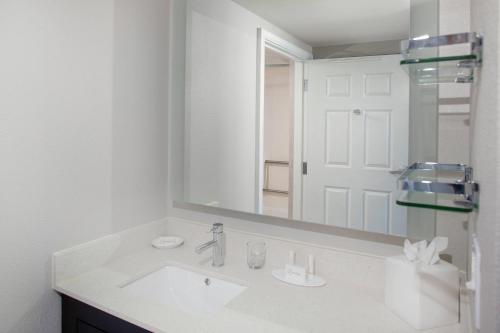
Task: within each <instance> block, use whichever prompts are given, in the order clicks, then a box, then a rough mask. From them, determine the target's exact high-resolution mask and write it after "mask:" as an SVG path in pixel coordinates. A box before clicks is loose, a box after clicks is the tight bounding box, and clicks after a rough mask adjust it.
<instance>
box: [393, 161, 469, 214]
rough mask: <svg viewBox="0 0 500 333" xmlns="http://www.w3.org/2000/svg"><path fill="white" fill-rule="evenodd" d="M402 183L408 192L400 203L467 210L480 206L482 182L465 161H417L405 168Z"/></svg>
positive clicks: (399, 181) (440, 208)
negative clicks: (475, 178)
mask: <svg viewBox="0 0 500 333" xmlns="http://www.w3.org/2000/svg"><path fill="white" fill-rule="evenodd" d="M398 184H399V188H400V189H401V190H402V191H404V192H403V194H402V195H401V197H400V198H399V199H398V200H396V203H397V204H398V205H402V206H409V207H419V208H431V209H438V210H447V211H454V212H464V213H467V212H471V211H472V210H473V208H474V207H475V206H476V205H477V192H478V191H479V185H478V184H477V183H474V182H473V181H472V168H470V167H467V166H466V165H464V164H439V163H431V162H417V163H414V164H412V165H411V166H409V167H408V168H406V169H405V171H404V172H403V173H402V174H401V176H400V177H399V179H398Z"/></svg>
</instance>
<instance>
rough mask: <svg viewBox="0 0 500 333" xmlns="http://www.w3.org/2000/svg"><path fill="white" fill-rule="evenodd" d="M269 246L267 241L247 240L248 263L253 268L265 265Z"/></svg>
mask: <svg viewBox="0 0 500 333" xmlns="http://www.w3.org/2000/svg"><path fill="white" fill-rule="evenodd" d="M266 252H267V246H266V243H265V242H259V241H249V242H247V264H248V267H250V268H251V269H259V268H262V267H264V264H265V263H266Z"/></svg>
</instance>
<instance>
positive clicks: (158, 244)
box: [151, 236, 184, 249]
mask: <svg viewBox="0 0 500 333" xmlns="http://www.w3.org/2000/svg"><path fill="white" fill-rule="evenodd" d="M183 243H184V238H182V237H175V236H163V237H158V238H156V239H153V241H152V242H151V245H153V247H155V248H157V249H173V248H176V247H179V246H181V245H182V244H183Z"/></svg>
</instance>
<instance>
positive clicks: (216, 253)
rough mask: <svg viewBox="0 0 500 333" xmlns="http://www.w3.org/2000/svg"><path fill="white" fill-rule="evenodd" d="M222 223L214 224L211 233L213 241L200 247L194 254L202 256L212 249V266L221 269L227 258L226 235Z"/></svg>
mask: <svg viewBox="0 0 500 333" xmlns="http://www.w3.org/2000/svg"><path fill="white" fill-rule="evenodd" d="M223 226H224V225H223V224H222V223H214V224H213V226H212V229H210V231H209V232H212V233H213V239H212V240H211V241H209V242H206V243H205V244H201V245H200V246H198V247H197V248H196V249H195V250H194V252H196V253H198V254H200V253H202V252H204V251H205V250H208V249H209V248H212V266H215V267H220V266H223V265H224V258H225V257H226V235H225V234H224V229H223Z"/></svg>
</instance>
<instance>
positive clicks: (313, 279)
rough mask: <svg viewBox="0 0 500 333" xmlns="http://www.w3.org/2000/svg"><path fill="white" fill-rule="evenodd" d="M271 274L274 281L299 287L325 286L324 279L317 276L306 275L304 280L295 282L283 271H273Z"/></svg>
mask: <svg viewBox="0 0 500 333" xmlns="http://www.w3.org/2000/svg"><path fill="white" fill-rule="evenodd" d="M272 274H273V276H274V277H275V278H276V279H278V280H280V281H283V282H285V283H289V284H293V285H296V286H301V287H321V286H324V285H325V284H326V281H325V279H323V278H322V277H320V276H317V275H306V278H305V280H296V279H293V278H290V276H289V275H287V274H286V272H285V270H284V269H275V270H273V271H272Z"/></svg>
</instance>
